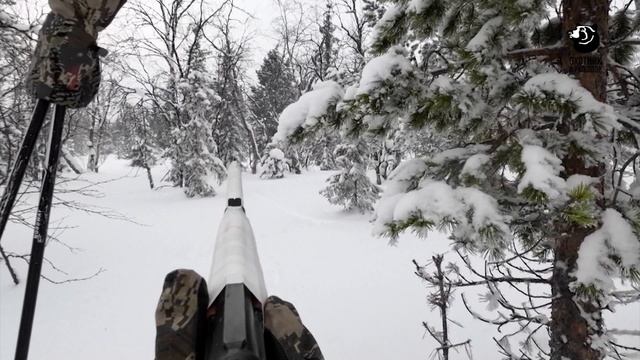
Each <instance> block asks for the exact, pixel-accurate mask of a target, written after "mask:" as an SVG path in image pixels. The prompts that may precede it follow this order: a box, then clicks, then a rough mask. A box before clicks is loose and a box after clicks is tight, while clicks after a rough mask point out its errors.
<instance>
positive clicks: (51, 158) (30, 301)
mask: <svg viewBox="0 0 640 360" xmlns="http://www.w3.org/2000/svg"><path fill="white" fill-rule="evenodd" d="M64 114H65V107H64V106H60V105H56V107H55V112H54V115H53V122H52V123H51V128H50V133H49V141H48V145H49V148H48V152H47V166H46V168H45V170H44V175H43V178H42V187H41V188H40V202H39V203H38V213H37V215H36V225H35V233H34V235H33V245H32V248H31V257H30V259H29V273H28V275H27V286H26V289H25V293H24V303H23V305H22V318H21V319H20V330H19V331H18V345H17V346H16V357H15V360H26V359H27V355H28V354H29V341H30V340H31V328H32V326H33V317H34V313H35V309H36V298H37V296H38V285H39V283H40V273H41V271H42V260H43V258H44V248H45V243H46V240H47V230H48V227H49V214H50V212H51V203H52V199H53V190H54V187H55V183H56V171H57V169H58V159H59V157H60V148H61V146H62V144H61V142H62V130H63V128H64Z"/></svg>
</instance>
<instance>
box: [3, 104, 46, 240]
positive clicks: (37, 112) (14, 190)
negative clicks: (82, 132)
mask: <svg viewBox="0 0 640 360" xmlns="http://www.w3.org/2000/svg"><path fill="white" fill-rule="evenodd" d="M48 109H49V101H47V100H43V99H38V101H37V102H36V106H35V108H34V109H33V114H32V115H31V121H30V122H29V127H28V128H27V132H26V133H25V135H24V139H23V140H22V145H21V146H20V151H19V152H18V157H17V158H16V160H15V162H14V163H13V168H12V169H11V174H10V175H9V178H8V179H7V187H6V188H5V189H4V193H3V194H2V201H0V239H1V238H2V234H3V233H4V229H5V226H6V225H7V222H8V221H9V215H10V214H11V209H12V208H13V204H14V202H15V201H16V196H17V195H18V191H19V190H20V184H22V179H23V177H24V172H25V171H26V170H27V165H28V164H29V158H30V157H31V153H32V152H33V148H34V146H35V145H36V140H37V139H38V133H39V132H40V129H41V128H42V124H43V123H44V119H45V117H46V116H47V110H48Z"/></svg>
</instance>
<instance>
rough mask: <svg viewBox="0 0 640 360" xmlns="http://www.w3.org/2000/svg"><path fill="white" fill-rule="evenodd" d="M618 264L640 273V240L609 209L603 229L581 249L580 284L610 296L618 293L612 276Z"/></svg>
mask: <svg viewBox="0 0 640 360" xmlns="http://www.w3.org/2000/svg"><path fill="white" fill-rule="evenodd" d="M616 262H619V263H620V265H621V266H622V268H623V269H636V270H638V269H640V238H639V237H638V235H637V234H636V233H635V232H634V229H633V227H632V226H631V224H630V223H629V222H628V221H627V220H626V219H625V218H624V217H623V216H622V214H620V213H619V212H618V211H616V210H614V209H607V210H605V211H604V213H603V214H602V227H600V229H598V230H597V231H595V232H594V233H592V234H591V235H589V236H587V237H586V238H585V239H584V242H583V243H582V245H581V246H580V250H579V252H578V260H577V270H576V272H575V274H574V275H575V277H576V283H577V284H578V285H585V286H590V285H591V286H594V287H595V288H596V289H597V290H599V291H603V292H605V293H608V292H609V291H611V290H613V289H614V284H613V279H612V275H614V274H613V273H612V272H613V271H614V269H617V268H618V266H616Z"/></svg>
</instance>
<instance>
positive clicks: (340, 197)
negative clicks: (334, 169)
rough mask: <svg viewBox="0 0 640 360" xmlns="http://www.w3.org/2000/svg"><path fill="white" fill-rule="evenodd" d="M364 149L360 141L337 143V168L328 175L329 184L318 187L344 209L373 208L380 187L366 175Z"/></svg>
mask: <svg viewBox="0 0 640 360" xmlns="http://www.w3.org/2000/svg"><path fill="white" fill-rule="evenodd" d="M364 151H365V145H364V143H363V142H361V141H360V142H358V143H357V144H342V145H338V146H337V147H336V150H335V153H334V155H335V158H336V164H337V165H338V167H339V169H340V172H339V173H337V174H335V175H332V176H331V177H329V178H328V179H327V182H328V183H329V185H328V186H327V187H326V188H324V189H322V190H321V191H320V194H321V195H323V196H324V197H326V198H327V199H328V200H329V202H330V203H332V204H334V205H341V206H343V207H344V208H345V209H346V210H358V211H360V212H365V211H372V210H373V205H374V203H375V202H376V200H378V197H379V194H380V189H379V188H378V187H377V186H376V185H375V184H373V183H372V182H371V180H369V177H368V176H367V173H366V170H367V169H366V163H365V159H364V157H363V154H364Z"/></svg>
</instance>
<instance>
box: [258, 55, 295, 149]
mask: <svg viewBox="0 0 640 360" xmlns="http://www.w3.org/2000/svg"><path fill="white" fill-rule="evenodd" d="M256 74H257V75H258V85H257V86H253V87H251V98H250V101H249V109H250V110H251V113H252V114H253V117H254V119H255V120H254V121H255V123H256V124H257V126H256V128H257V129H259V131H257V134H256V137H257V138H256V141H258V147H259V150H260V151H263V150H264V149H265V147H266V146H267V144H268V143H269V142H270V141H271V138H272V137H273V135H275V133H276V131H277V128H278V116H279V115H280V113H281V112H282V110H284V108H285V107H286V106H287V105H289V104H291V103H292V102H294V101H295V100H296V97H297V92H298V91H297V88H296V84H295V78H294V77H293V74H292V73H291V70H290V68H289V66H288V65H287V64H286V63H285V62H284V61H283V59H282V57H281V56H280V54H279V53H278V51H277V49H272V50H271V51H269V52H268V53H267V56H266V57H265V58H264V61H263V62H262V65H261V66H260V69H258V70H257V71H256Z"/></svg>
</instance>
